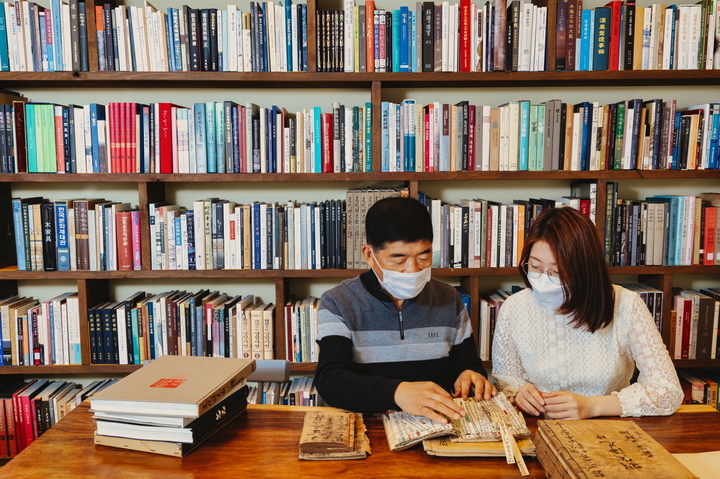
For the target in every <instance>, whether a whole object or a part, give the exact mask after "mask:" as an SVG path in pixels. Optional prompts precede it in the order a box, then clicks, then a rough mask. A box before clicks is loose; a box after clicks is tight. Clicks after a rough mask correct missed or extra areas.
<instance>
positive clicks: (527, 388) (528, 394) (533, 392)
mask: <svg viewBox="0 0 720 479" xmlns="http://www.w3.org/2000/svg"><path fill="white" fill-rule="evenodd" d="M515 405H516V406H517V407H518V408H519V409H520V410H521V411H524V412H526V413H528V414H532V415H533V416H539V415H540V413H542V412H545V398H544V393H542V392H540V391H538V388H536V387H535V385H534V384H533V383H525V384H524V385H522V386H520V387H519V388H518V392H517V394H516V395H515Z"/></svg>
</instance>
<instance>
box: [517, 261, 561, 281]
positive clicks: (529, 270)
mask: <svg viewBox="0 0 720 479" xmlns="http://www.w3.org/2000/svg"><path fill="white" fill-rule="evenodd" d="M522 269H523V271H525V274H527V275H528V277H529V278H532V279H537V278H539V277H540V275H541V274H546V275H547V277H548V278H550V281H552V282H553V283H555V284H560V273H559V272H557V271H554V270H552V269H548V270H544V271H543V270H542V269H540V268H538V267H537V266H535V265H534V264H532V263H524V264H523V265H522Z"/></svg>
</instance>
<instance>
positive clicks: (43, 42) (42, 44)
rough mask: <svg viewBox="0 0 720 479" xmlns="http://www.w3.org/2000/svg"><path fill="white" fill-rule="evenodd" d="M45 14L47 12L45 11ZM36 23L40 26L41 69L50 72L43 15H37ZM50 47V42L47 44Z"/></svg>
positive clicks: (45, 25)
mask: <svg viewBox="0 0 720 479" xmlns="http://www.w3.org/2000/svg"><path fill="white" fill-rule="evenodd" d="M46 14H47V12H46ZM38 23H39V25H38V26H39V27H40V52H41V54H42V67H43V71H46V72H51V71H53V70H51V69H50V63H49V60H50V58H49V56H48V49H49V48H48V42H47V24H46V23H45V15H43V16H42V17H38ZM49 47H50V48H52V44H51V45H50V46H49Z"/></svg>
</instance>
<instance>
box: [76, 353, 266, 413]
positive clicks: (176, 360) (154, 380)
mask: <svg viewBox="0 0 720 479" xmlns="http://www.w3.org/2000/svg"><path fill="white" fill-rule="evenodd" d="M253 371H255V361H252V360H245V359H231V358H212V357H194V356H161V357H160V358H158V359H156V360H154V361H152V362H151V363H149V364H148V365H147V366H144V367H143V368H141V369H138V370H137V371H135V372H134V373H132V374H130V375H128V376H126V377H124V378H123V379H121V380H120V381H118V382H117V383H115V384H113V385H112V386H110V387H108V388H107V389H104V390H102V391H100V392H99V393H98V394H96V395H94V396H93V397H92V398H91V399H90V406H91V407H92V409H93V410H95V411H104V412H113V413H119V414H146V415H164V416H176V417H200V416H201V415H202V414H203V413H204V412H206V411H207V410H208V409H210V408H211V407H213V406H214V405H215V404H217V403H218V402H219V401H221V400H222V399H223V398H224V397H225V396H226V395H227V394H229V393H231V392H232V391H234V390H235V389H238V388H240V387H242V386H244V385H245V382H246V381H247V378H248V376H249V375H250V374H251V373H252V372H253Z"/></svg>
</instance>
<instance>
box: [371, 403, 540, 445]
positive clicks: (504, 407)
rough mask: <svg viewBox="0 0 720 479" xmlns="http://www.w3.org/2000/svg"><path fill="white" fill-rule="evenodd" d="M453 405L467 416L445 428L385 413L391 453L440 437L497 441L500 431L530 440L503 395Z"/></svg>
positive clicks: (418, 418) (520, 417)
mask: <svg viewBox="0 0 720 479" xmlns="http://www.w3.org/2000/svg"><path fill="white" fill-rule="evenodd" d="M454 401H455V403H456V404H458V405H460V406H462V408H463V409H465V414H466V415H465V417H464V418H461V419H458V420H457V421H454V422H449V423H447V424H441V423H438V422H435V421H433V420H431V419H428V418H425V417H422V416H415V415H412V414H408V413H406V412H404V411H388V412H386V413H384V414H383V416H382V418H383V425H384V426H385V436H386V437H387V440H388V446H389V447H390V450H391V451H403V450H405V449H407V448H409V447H412V446H414V445H415V444H418V443H419V442H421V441H423V440H426V439H432V438H434V437H440V436H457V437H458V439H459V440H461V441H462V440H468V441H478V440H488V441H491V440H497V439H499V438H501V437H502V431H503V430H507V431H508V432H509V433H510V434H512V435H513V436H515V437H521V438H522V437H530V430H529V429H528V428H527V426H526V425H525V419H524V418H523V415H522V414H521V413H520V412H518V411H517V410H515V408H514V407H513V406H512V404H510V401H509V400H508V398H507V397H506V396H505V395H504V394H503V393H498V395H497V396H495V397H493V398H492V399H488V400H482V401H477V400H475V399H468V400H467V401H464V400H463V399H462V398H455V399H454Z"/></svg>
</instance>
